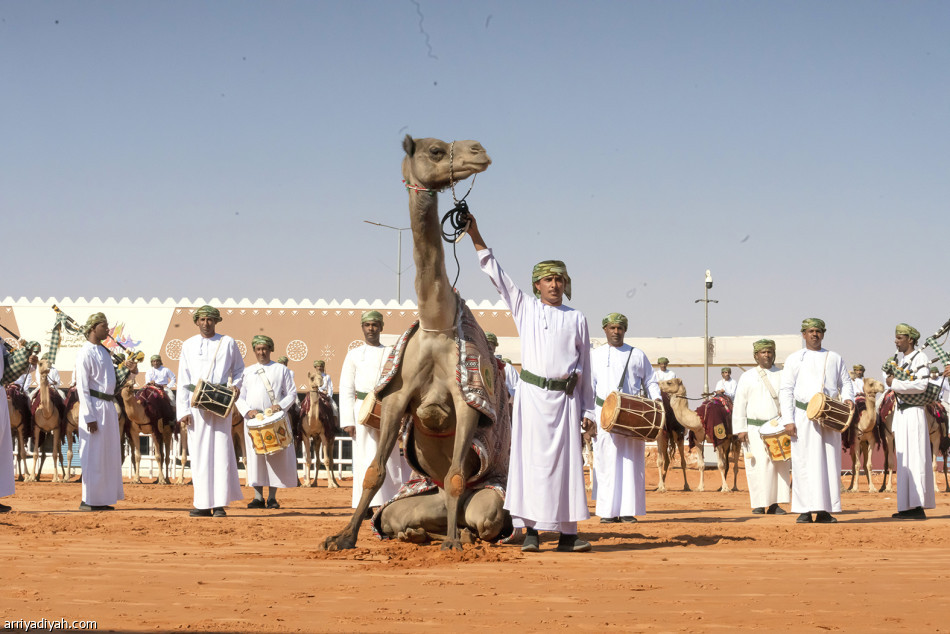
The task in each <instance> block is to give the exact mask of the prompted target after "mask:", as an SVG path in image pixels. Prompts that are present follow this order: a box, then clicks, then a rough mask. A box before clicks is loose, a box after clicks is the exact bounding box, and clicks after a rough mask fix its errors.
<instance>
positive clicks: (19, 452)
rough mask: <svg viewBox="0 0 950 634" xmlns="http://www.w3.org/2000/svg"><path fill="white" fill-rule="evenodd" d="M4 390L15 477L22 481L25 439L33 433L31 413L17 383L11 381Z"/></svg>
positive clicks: (24, 466)
mask: <svg viewBox="0 0 950 634" xmlns="http://www.w3.org/2000/svg"><path fill="white" fill-rule="evenodd" d="M6 390H7V406H8V408H9V410H10V431H11V433H12V436H13V444H14V451H15V452H16V453H15V454H14V455H15V457H16V479H17V481H18V482H22V481H23V479H24V477H25V475H24V474H26V439H27V438H29V437H30V436H32V435H33V415H32V414H30V399H29V397H28V396H27V395H26V393H25V392H24V391H23V389H22V388H21V387H20V385H19V384H17V383H11V384H9V385H7V387H6Z"/></svg>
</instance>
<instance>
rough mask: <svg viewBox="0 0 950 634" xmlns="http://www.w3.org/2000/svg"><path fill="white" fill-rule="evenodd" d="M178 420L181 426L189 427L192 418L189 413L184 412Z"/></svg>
mask: <svg viewBox="0 0 950 634" xmlns="http://www.w3.org/2000/svg"><path fill="white" fill-rule="evenodd" d="M178 422H179V423H181V426H182V427H191V424H192V423H193V422H194V418H192V416H191V414H185V415H184V416H182V417H181V420H180V421H178Z"/></svg>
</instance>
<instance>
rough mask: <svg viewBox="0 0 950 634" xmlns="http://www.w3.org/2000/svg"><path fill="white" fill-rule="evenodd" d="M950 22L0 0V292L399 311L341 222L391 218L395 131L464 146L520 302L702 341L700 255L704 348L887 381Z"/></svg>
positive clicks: (910, 300)
mask: <svg viewBox="0 0 950 634" xmlns="http://www.w3.org/2000/svg"><path fill="white" fill-rule="evenodd" d="M948 27H950V4H948V3H944V2H903V3H896V2H871V1H862V2H834V3H829V2H808V1H804V2H728V1H722V2H676V3H670V2H490V1H489V2H486V1H477V0H469V1H465V2H461V1H458V2H431V1H425V0H419V1H418V2H412V1H411V0H407V1H405V2H402V1H396V0H392V1H386V2H381V1H380V2H359V1H355V2H318V1H306V2H283V1H281V2H242V1H236V0H228V1H226V2H225V1H208V2H72V1H70V2H66V1H64V2H44V1H35V2H10V1H5V2H2V3H0V89H2V95H3V98H2V99H0V121H2V128H0V210H2V218H3V223H2V232H3V236H4V238H5V240H4V243H5V249H4V259H5V265H6V266H5V270H6V271H7V275H5V276H4V282H5V283H4V285H3V288H2V289H0V296H7V295H10V296H14V297H19V296H27V297H34V296H40V297H48V296H54V297H64V296H69V297H79V296H84V297H87V298H90V297H93V296H100V297H107V296H115V297H121V296H132V297H136V296H145V297H151V296H157V297H160V298H165V297H174V298H180V297H192V298H194V297H197V296H202V297H213V296H217V297H221V298H225V297H234V298H236V299H239V298H241V297H249V298H256V297H263V298H267V299H270V298H275V297H276V298H295V299H298V300H299V299H303V298H309V299H317V298H324V299H338V300H342V299H344V298H350V299H354V300H356V299H361V298H363V299H369V300H372V299H376V298H381V299H390V298H393V296H394V294H395V293H394V291H395V267H396V262H395V259H396V258H395V255H396V235H395V232H392V231H390V230H387V229H381V228H377V227H372V226H370V225H367V224H364V223H363V222H362V221H363V220H374V221H378V222H382V223H385V224H390V225H394V226H407V225H408V214H407V197H406V193H405V191H404V190H403V189H402V187H401V183H400V175H399V163H400V161H401V156H402V150H401V147H400V142H401V138H402V136H403V135H404V134H405V133H407V132H408V133H410V134H412V135H414V136H420V137H422V136H435V137H439V138H443V139H446V140H450V139H477V140H479V141H480V142H482V143H483V145H484V146H485V147H486V149H487V150H488V152H489V154H490V155H491V157H492V159H493V161H494V163H493V165H492V166H491V168H489V170H488V171H487V172H485V173H484V174H482V175H480V176H479V177H478V179H477V181H476V185H475V188H474V190H473V192H472V194H471V195H470V197H469V199H468V200H469V203H470V206H471V208H472V210H473V211H474V213H475V214H476V215H477V216H478V218H479V224H480V226H481V228H482V233H483V234H484V236H485V238H486V240H487V241H488V243H489V245H490V246H492V247H493V248H494V249H495V252H496V255H497V256H498V258H499V261H500V262H501V263H502V265H503V266H504V267H505V268H506V269H508V270H509V272H510V273H511V274H512V276H513V277H515V278H516V279H524V280H525V283H526V284H527V280H528V279H529V272H530V268H531V266H532V265H533V263H534V262H536V261H538V260H541V259H547V258H559V259H563V260H565V261H566V262H567V264H568V267H569V269H570V272H571V275H572V277H573V280H574V298H573V300H572V302H571V304H572V305H573V306H575V307H576V308H579V309H581V310H583V311H584V312H585V314H586V315H587V316H588V319H589V320H590V321H591V323H592V326H593V330H594V334H598V332H597V331H598V330H599V328H598V326H599V323H600V318H601V317H602V316H603V315H604V314H605V313H607V312H611V311H620V312H623V313H625V314H627V315H628V317H629V318H630V323H631V327H630V334H632V335H637V336H678V335H684V336H685V335H692V336H695V335H701V334H702V326H703V315H702V307H701V305H697V304H694V300H695V299H697V298H699V297H701V296H702V289H703V272H704V271H705V269H707V268H710V269H712V271H713V275H714V277H715V280H716V283H715V287H714V289H713V291H712V297H714V298H716V299H718V300H719V302H720V303H719V304H716V305H713V306H712V308H711V310H710V331H711V333H712V334H714V335H744V334H762V333H793V332H796V331H797V329H798V326H799V324H800V322H801V319H802V318H803V317H806V316H813V315H814V316H821V317H823V318H824V319H825V320H826V321H827V322H828V326H829V331H828V336H827V338H826V344H827V345H828V347H830V348H832V349H835V350H837V351H839V352H841V353H842V354H843V356H844V357H845V360H846V361H848V362H849V363H851V362H857V361H860V362H863V363H864V364H865V365H867V366H868V367H869V368H872V369H873V370H872V371H874V372H876V368H877V367H878V366H879V364H880V363H881V362H883V360H884V357H885V356H886V355H888V354H889V353H890V352H891V351H892V349H893V346H892V341H893V326H894V324H895V323H897V322H900V321H907V322H909V323H912V324H914V325H916V326H917V327H918V328H919V329H920V330H921V331H922V332H924V333H925V334H929V333H930V332H932V331H933V330H934V329H936V327H937V326H939V325H940V324H942V323H943V322H944V321H945V320H946V319H947V318H948V317H950V302H948V301H947V293H946V291H945V279H946V275H945V270H946V265H945V261H944V260H945V256H944V252H945V248H944V240H945V238H946V235H947V226H948V220H947V201H948V200H950V138H948V137H950V135H948V123H947V121H948V114H950V81H948V79H950V78H948V69H950V38H947V37H946V34H947V32H948ZM467 185H468V183H467V182H466V183H464V186H465V187H466V189H467ZM440 206H441V209H442V210H447V209H448V208H449V207H451V196H449V195H443V197H442V199H441V205H440ZM403 245H404V252H403V264H404V266H407V265H409V264H410V263H411V241H410V239H409V234H408V233H407V234H406V235H405V239H404V241H403ZM458 252H459V259H460V261H461V267H462V270H461V274H460V277H459V282H458V286H459V289H460V290H461V292H462V294H463V296H465V297H467V298H470V299H475V300H482V299H491V300H495V299H496V295H495V293H494V291H493V289H492V287H491V285H490V283H489V282H488V280H487V278H486V277H485V276H484V275H483V274H481V273H480V272H479V271H478V269H477V266H476V262H475V257H474V254H473V251H472V248H471V244H470V242H469V241H467V240H466V241H464V242H462V243H461V244H460V245H459V249H458ZM447 263H448V268H449V277H450V279H452V278H454V277H455V263H454V260H453V259H452V256H451V253H450V254H448V256H447ZM412 276H413V269H411V268H409V269H408V270H407V271H406V272H405V273H404V275H403V296H404V298H410V299H414V293H413V290H412V284H411V281H412Z"/></svg>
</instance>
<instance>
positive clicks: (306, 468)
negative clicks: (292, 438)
mask: <svg viewBox="0 0 950 634" xmlns="http://www.w3.org/2000/svg"><path fill="white" fill-rule="evenodd" d="M302 436H303V437H302V438H301V439H300V444H302V445H303V451H302V452H301V453H302V454H303V482H301V484H302V485H303V486H305V487H312V486H313V485H314V482H315V481H316V479H317V477H316V467H314V477H313V480H311V479H310V432H309V431H306V430H305V431H304V433H303V434H302Z"/></svg>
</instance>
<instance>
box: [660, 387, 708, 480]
mask: <svg viewBox="0 0 950 634" xmlns="http://www.w3.org/2000/svg"><path fill="white" fill-rule="evenodd" d="M682 390H683V394H684V395H685V394H686V388H682ZM661 392H662V390H661ZM662 394H663V408H664V409H665V410H666V424H665V426H664V428H663V429H662V430H660V433H659V435H658V436H657V437H656V469H657V473H658V474H659V479H658V483H657V485H656V490H657V491H658V492H660V493H665V492H666V475H667V473H669V470H670V465H671V464H672V463H673V458H675V457H676V452H677V450H679V454H680V468H681V469H682V470H683V490H684V491H689V490H690V488H689V478H687V477H686V466H687V465H686V462H687V461H686V450H685V443H684V441H685V439H686V429H687V428H686V427H685V423H683V422H681V421H680V420H679V418H678V417H677V415H676V411H675V410H674V409H673V404H672V403H673V401H672V398H671V397H670V395H669V394H667V393H666V392H662ZM682 402H683V403H685V402H686V401H685V400H683V401H682ZM688 422H690V423H692V422H693V421H692V419H690V421H688ZM697 432H698V433H699V434H700V435H701V437H705V435H704V434H705V432H703V429H702V425H700V426H699V427H698V428H697Z"/></svg>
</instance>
